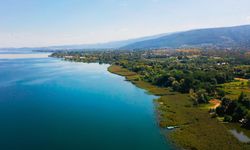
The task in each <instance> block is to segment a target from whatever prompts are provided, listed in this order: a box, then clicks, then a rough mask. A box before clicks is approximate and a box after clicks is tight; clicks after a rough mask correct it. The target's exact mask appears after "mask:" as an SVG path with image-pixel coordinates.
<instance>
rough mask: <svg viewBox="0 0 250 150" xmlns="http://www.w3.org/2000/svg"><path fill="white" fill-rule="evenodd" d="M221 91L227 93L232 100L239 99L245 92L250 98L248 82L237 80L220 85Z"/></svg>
mask: <svg viewBox="0 0 250 150" xmlns="http://www.w3.org/2000/svg"><path fill="white" fill-rule="evenodd" d="M220 86H221V89H222V90H224V91H225V92H226V93H227V97H228V98H230V99H237V98H238V96H239V95H240V93H241V92H244V93H245V94H246V95H247V96H250V88H249V85H248V80H246V79H241V78H235V80H234V81H233V82H230V83H225V84H222V85H220Z"/></svg>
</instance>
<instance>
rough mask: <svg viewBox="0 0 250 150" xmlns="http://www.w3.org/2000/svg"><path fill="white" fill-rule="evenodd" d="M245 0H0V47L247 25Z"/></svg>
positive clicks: (249, 2) (249, 17)
mask: <svg viewBox="0 0 250 150" xmlns="http://www.w3.org/2000/svg"><path fill="white" fill-rule="evenodd" d="M249 6H250V0H0V47H24V46H28V47H37V46H50V45H68V44H86V43H98V42H106V41H116V40H123V39H130V38H136V37H142V36H147V35H154V34H159V33H167V32H175V31H182V30H188V29H195V28H205V27H219V26H234V25H241V24H250V9H249Z"/></svg>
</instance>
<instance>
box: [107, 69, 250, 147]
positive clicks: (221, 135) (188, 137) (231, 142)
mask: <svg viewBox="0 0 250 150" xmlns="http://www.w3.org/2000/svg"><path fill="white" fill-rule="evenodd" d="M108 70H109V71H110V72H112V73H115V74H118V75H122V76H125V77H126V79H127V80H129V81H131V82H132V83H134V84H135V85H136V86H138V87H140V88H143V89H146V90H147V91H149V92H150V93H152V94H155V95H161V97H160V98H159V99H157V100H156V102H157V110H158V118H159V125H160V126H161V127H162V128H165V127H167V126H179V127H180V128H178V129H177V130H175V131H174V132H170V133H167V134H166V136H167V137H168V138H170V139H172V140H173V142H175V144H177V145H179V146H181V147H183V148H185V149H201V150H210V149H225V150H228V149H232V150H233V149H247V148H250V147H249V145H246V144H242V143H239V142H238V141H237V139H236V138H234V137H233V136H232V135H230V133H229V132H228V128H227V127H226V126H225V125H224V124H221V123H219V121H217V120H216V119H214V118H211V116H210V115H209V114H208V113H207V111H204V109H201V108H199V107H196V106H194V105H193V101H192V100H191V99H190V98H189V97H188V95H187V94H181V93H175V92H170V91H169V90H168V89H167V88H159V87H157V86H154V85H152V84H148V83H147V82H143V81H137V80H133V79H135V78H134V76H137V77H138V75H136V74H135V73H134V72H131V71H129V70H127V69H124V68H121V67H120V66H116V65H114V66H111V67H109V68H108Z"/></svg>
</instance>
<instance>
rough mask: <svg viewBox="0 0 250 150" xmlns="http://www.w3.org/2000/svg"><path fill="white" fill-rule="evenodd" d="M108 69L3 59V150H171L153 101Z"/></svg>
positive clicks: (0, 118) (0, 114) (52, 60)
mask: <svg viewBox="0 0 250 150" xmlns="http://www.w3.org/2000/svg"><path fill="white" fill-rule="evenodd" d="M107 67H108V65H99V64H84V63H74V62H66V61H61V60H59V59H55V58H35V59H0V149H1V150H95V149H96V150H167V149H172V148H171V146H170V144H169V143H167V142H166V140H165V139H164V135H163V134H161V130H160V129H159V128H158V126H157V121H156V117H155V110H154V103H153V99H154V98H156V97H154V96H152V95H148V94H146V93H145V91H144V90H142V89H139V88H137V87H135V86H134V85H132V84H131V83H129V82H127V81H124V78H123V77H120V76H117V75H114V74H111V73H109V72H108V71H107Z"/></svg>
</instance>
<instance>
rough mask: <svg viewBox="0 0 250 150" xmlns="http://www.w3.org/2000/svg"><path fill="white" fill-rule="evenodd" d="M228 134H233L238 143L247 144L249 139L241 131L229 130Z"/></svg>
mask: <svg viewBox="0 0 250 150" xmlns="http://www.w3.org/2000/svg"><path fill="white" fill-rule="evenodd" d="M230 133H231V134H233V136H234V137H236V138H237V139H238V140H239V141H240V142H242V143H249V142H250V138H249V137H248V136H246V135H245V134H244V133H243V132H242V131H241V132H238V131H237V130H230Z"/></svg>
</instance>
